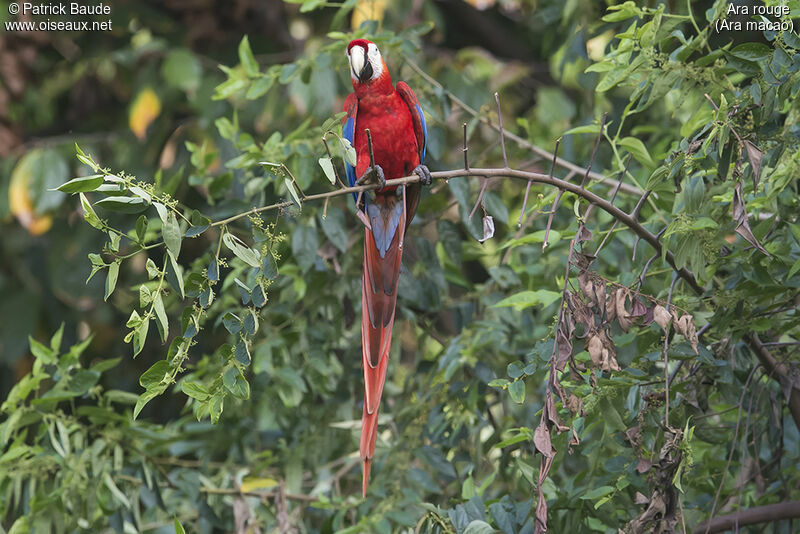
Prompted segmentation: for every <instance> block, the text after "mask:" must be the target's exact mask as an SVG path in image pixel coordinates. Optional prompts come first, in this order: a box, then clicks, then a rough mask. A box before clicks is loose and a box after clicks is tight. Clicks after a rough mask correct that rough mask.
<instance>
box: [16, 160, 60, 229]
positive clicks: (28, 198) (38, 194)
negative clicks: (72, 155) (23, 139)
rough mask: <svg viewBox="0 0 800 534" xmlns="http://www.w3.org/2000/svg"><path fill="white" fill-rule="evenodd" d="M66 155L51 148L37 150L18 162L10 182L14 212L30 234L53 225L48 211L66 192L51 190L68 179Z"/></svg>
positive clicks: (58, 202)
mask: <svg viewBox="0 0 800 534" xmlns="http://www.w3.org/2000/svg"><path fill="white" fill-rule="evenodd" d="M67 172H68V169H67V166H66V163H64V160H63V158H61V156H60V155H59V154H58V153H57V152H54V151H52V150H40V149H34V150H31V151H29V152H28V153H26V154H25V155H24V156H22V158H20V160H19V161H18V162H17V164H16V166H15V167H14V170H13V171H12V172H11V180H10V182H9V184H8V204H9V208H10V210H11V213H12V214H13V215H14V216H15V217H16V218H17V220H18V221H19V223H20V224H21V225H22V226H23V227H25V229H26V230H28V232H29V233H30V234H31V235H41V234H43V233H45V232H47V231H48V230H50V228H51V227H52V225H53V217H52V216H51V215H50V214H49V213H48V212H49V211H50V210H52V209H54V208H56V207H58V206H59V205H60V204H61V201H62V200H63V198H64V197H65V195H64V194H63V193H59V192H54V191H49V189H54V188H55V187H57V186H59V185H61V184H62V183H63V182H64V181H65V180H66V178H67V176H68V175H67Z"/></svg>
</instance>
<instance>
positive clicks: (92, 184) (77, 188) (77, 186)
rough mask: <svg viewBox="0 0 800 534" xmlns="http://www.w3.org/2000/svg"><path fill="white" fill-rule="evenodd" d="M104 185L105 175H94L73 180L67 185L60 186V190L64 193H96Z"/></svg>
mask: <svg viewBox="0 0 800 534" xmlns="http://www.w3.org/2000/svg"><path fill="white" fill-rule="evenodd" d="M102 183H103V175H102V174H92V175H91V176H81V177H79V178H73V179H72V180H70V181H69V182H67V183H65V184H61V185H60V186H58V190H59V191H61V192H62V193H69V194H72V193H86V192H88V191H94V190H95V189H97V188H98V187H100V185H102Z"/></svg>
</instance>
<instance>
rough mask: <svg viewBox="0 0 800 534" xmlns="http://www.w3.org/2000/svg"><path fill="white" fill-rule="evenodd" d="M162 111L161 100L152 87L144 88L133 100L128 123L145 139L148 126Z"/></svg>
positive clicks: (137, 135) (132, 129)
mask: <svg viewBox="0 0 800 534" xmlns="http://www.w3.org/2000/svg"><path fill="white" fill-rule="evenodd" d="M159 113H161V100H159V99H158V95H156V93H155V91H153V90H152V89H151V88H149V87H146V88H144V89H143V90H142V91H141V92H140V93H139V94H138V95H137V96H136V99H135V100H134V101H133V105H132V106H131V110H130V115H129V116H128V125H129V126H130V128H131V131H132V132H133V133H134V134H136V137H138V138H139V139H144V137H145V133H146V132H147V127H148V126H150V123H151V122H153V121H154V120H155V118H156V117H158V115H159Z"/></svg>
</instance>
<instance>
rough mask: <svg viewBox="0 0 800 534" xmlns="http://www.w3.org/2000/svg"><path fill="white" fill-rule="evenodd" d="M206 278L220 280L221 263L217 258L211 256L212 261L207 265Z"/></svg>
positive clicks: (212, 280) (213, 280)
mask: <svg viewBox="0 0 800 534" xmlns="http://www.w3.org/2000/svg"><path fill="white" fill-rule="evenodd" d="M206 278H208V279H209V281H211V282H216V281H217V280H219V264H218V263H217V258H211V262H210V263H209V264H208V267H206Z"/></svg>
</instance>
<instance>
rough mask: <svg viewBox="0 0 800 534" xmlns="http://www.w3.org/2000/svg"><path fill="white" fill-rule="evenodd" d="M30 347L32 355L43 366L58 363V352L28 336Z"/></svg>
mask: <svg viewBox="0 0 800 534" xmlns="http://www.w3.org/2000/svg"><path fill="white" fill-rule="evenodd" d="M28 345H29V346H30V349H31V354H33V357H34V358H36V359H37V360H39V361H41V362H42V363H43V364H54V363H56V361H57V355H58V354H57V352H56V351H54V350H51V349H50V348H48V347H46V346H45V345H43V344H42V343H39V342H38V341H36V340H35V339H33V338H32V337H31V336H28Z"/></svg>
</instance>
